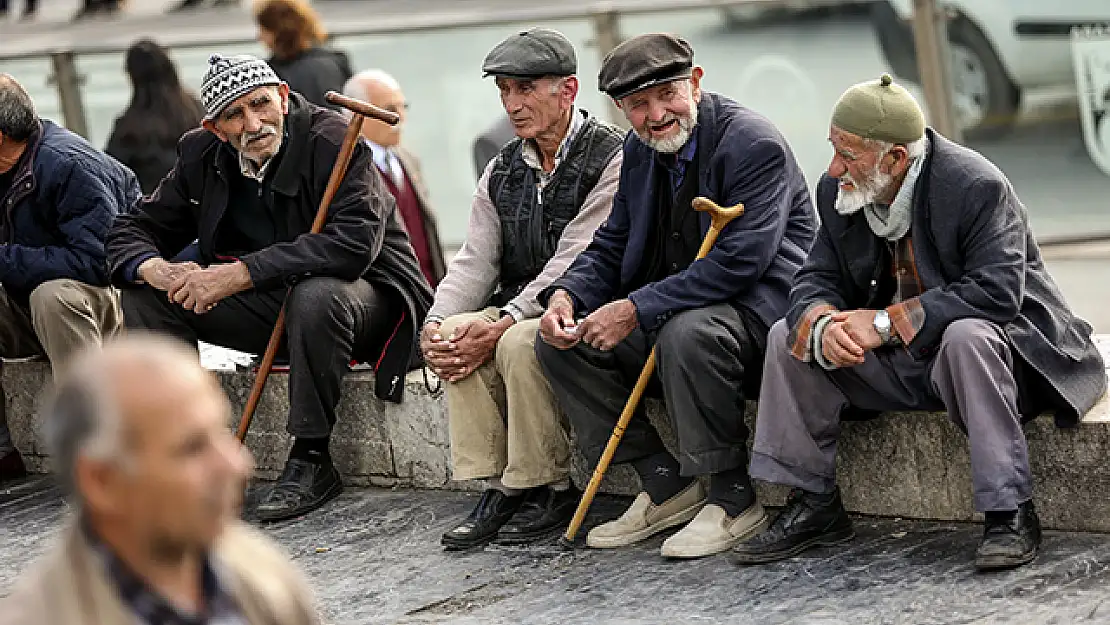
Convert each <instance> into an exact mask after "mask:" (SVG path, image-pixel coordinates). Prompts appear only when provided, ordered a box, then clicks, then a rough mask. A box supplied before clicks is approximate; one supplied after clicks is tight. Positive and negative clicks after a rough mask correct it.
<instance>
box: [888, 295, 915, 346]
mask: <svg viewBox="0 0 1110 625" xmlns="http://www.w3.org/2000/svg"><path fill="white" fill-rule="evenodd" d="M886 312H887V314H888V315H890V324H891V326H893V327H894V331H895V332H896V333H898V338H900V339H902V345H904V346H906V348H907V349H909V344H910V343H911V342H912V341H913V339H914V337H916V336H917V333H918V332H920V331H921V328H923V327H925V308H924V307H923V306H922V305H921V300H920V299H918V298H916V297H911V298H910V299H908V300H906V301H904V302H899V303H897V304H892V305H890V306H887V308H886Z"/></svg>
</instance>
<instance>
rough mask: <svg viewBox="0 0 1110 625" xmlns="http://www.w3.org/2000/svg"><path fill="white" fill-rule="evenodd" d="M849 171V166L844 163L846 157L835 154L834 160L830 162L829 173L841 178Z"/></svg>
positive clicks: (831, 176) (833, 176) (831, 175)
mask: <svg viewBox="0 0 1110 625" xmlns="http://www.w3.org/2000/svg"><path fill="white" fill-rule="evenodd" d="M846 173H848V166H847V165H846V164H845V163H844V159H842V158H840V155H839V154H833V158H832V162H830V163H829V168H828V174H829V177H830V178H840V177H841V176H843V175H844V174H846Z"/></svg>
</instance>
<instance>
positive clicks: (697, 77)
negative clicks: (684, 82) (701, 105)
mask: <svg viewBox="0 0 1110 625" xmlns="http://www.w3.org/2000/svg"><path fill="white" fill-rule="evenodd" d="M702 76H705V70H704V69H702V68H701V67H697V66H696V67H694V69H693V70H691V71H690V86H691V87H693V91H694V102H701V79H702Z"/></svg>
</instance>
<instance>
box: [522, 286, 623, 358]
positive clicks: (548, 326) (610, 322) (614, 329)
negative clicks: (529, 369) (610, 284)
mask: <svg viewBox="0 0 1110 625" xmlns="http://www.w3.org/2000/svg"><path fill="white" fill-rule="evenodd" d="M637 325H639V322H638V321H637V319H636V305H635V304H633V303H632V301H631V300H628V299H622V300H617V301H615V302H610V303H608V304H606V305H604V306H602V307H601V308H598V309H597V310H595V311H594V312H592V313H590V314H589V315H588V316H587V317H586V318H585V319H583V320H582V322H581V323H577V324H576V323H575V321H574V304H573V302H572V301H571V299H570V296H569V295H568V294H567V293H566V292H565V291H557V292H555V294H554V295H552V296H551V299H550V300H549V301H548V306H547V312H545V313H544V315H543V318H542V319H541V320H540V337H541V338H542V339H543V340H544V342H546V343H547V344H549V345H551V346H552V347H555V348H556V349H570V348H571V347H574V346H575V345H576V344H578V342H579V341H581V342H583V343H585V344H587V345H589V346H590V347H593V348H594V349H598V350H601V351H609V350H611V349H613V348H614V347H616V346H617V345H618V344H619V343H620V342H621V341H623V340H624V339H626V338H628V335H629V334H632V331H633V330H635V329H636V326H637Z"/></svg>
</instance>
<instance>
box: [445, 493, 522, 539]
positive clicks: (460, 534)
mask: <svg viewBox="0 0 1110 625" xmlns="http://www.w3.org/2000/svg"><path fill="white" fill-rule="evenodd" d="M526 497H527V494H522V495H516V496H514V497H510V496H508V495H506V494H505V493H503V492H501V491H499V490H497V489H496V488H491V489H489V490H487V491H486V492H484V493H482V497H481V498H480V499H478V505H476V506H474V510H473V511H472V512H471V513H470V516H468V517H466V520H465V521H463V522H462V525H459V526H458V527H456V528H455V529H452V530H450V531H448V532H446V533H444V534H443V539H442V540H441V542H442V543H443V546H444V547H446V548H447V550H448V551H456V550H460V549H471V548H473V547H477V546H479V545H484V544H486V543H488V542H489V541H491V540H493V539H494V538H495V537H496V536H497V530H499V529H501V526H502V525H504V524H505V523H507V522H508V521H509V519H511V518H512V517H513V515H514V514H516V511H517V510H519V509H520V506H521V504H523V503H524V500H525V498H526Z"/></svg>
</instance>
